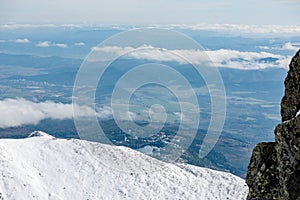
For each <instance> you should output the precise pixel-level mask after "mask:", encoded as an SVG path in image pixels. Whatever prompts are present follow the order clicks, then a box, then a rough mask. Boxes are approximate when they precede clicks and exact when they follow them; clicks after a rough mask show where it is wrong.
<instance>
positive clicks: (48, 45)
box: [36, 41, 68, 48]
mask: <svg viewBox="0 0 300 200" xmlns="http://www.w3.org/2000/svg"><path fill="white" fill-rule="evenodd" d="M36 46H38V47H60V48H68V45H66V44H63V43H55V42H49V41H44V42H39V43H38V44H37V45H36Z"/></svg>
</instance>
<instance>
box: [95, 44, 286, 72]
mask: <svg viewBox="0 0 300 200" xmlns="http://www.w3.org/2000/svg"><path fill="white" fill-rule="evenodd" d="M92 50H94V51H95V52H96V53H95V54H94V56H93V58H95V59H97V57H98V56H97V53H100V54H99V55H101V56H99V58H101V59H105V58H106V57H107V58H108V59H110V58H112V57H119V56H122V55H124V54H126V56H125V57H129V58H134V59H146V60H153V61H162V62H168V61H176V62H178V63H187V61H188V62H190V63H192V64H203V63H205V64H209V65H212V66H217V67H225V68H234V69H245V70H252V69H264V68H269V67H278V68H288V63H289V61H290V59H291V57H289V56H282V55H277V54H273V53H268V52H248V51H237V50H231V49H219V50H213V51H212V50H206V51H200V50H193V49H175V50H167V49H162V48H156V47H152V46H146V45H143V46H141V47H138V48H133V47H119V46H105V47H101V48H100V47H93V48H92ZM128 52H130V53H129V54H128Z"/></svg>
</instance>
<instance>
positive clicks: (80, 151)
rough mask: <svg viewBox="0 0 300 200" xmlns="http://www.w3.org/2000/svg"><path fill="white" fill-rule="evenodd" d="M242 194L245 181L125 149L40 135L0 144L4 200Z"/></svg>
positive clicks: (0, 188) (239, 196)
mask: <svg viewBox="0 0 300 200" xmlns="http://www.w3.org/2000/svg"><path fill="white" fill-rule="evenodd" d="M89 152H93V153H92V154H91V153H89ZM117 168H118V170H116V169H117ZM120 169H122V170H120ZM247 192H248V187H247V186H246V184H245V181H244V180H243V179H241V178H239V177H237V176H234V175H232V174H229V173H225V172H218V171H214V170H210V169H206V168H200V167H195V166H191V165H183V164H180V165H174V164H167V163H164V162H161V161H158V160H156V159H153V158H151V157H148V156H146V155H144V154H141V153H139V152H136V151H134V150H131V149H129V148H126V147H116V146H109V145H103V144H98V143H93V142H88V141H84V140H77V139H69V140H67V139H56V138H54V137H52V136H49V135H48V134H46V133H43V132H34V133H33V134H31V137H30V138H26V139H0V193H2V196H3V198H4V199H5V200H6V199H7V200H14V199H16V200H18V199H26V200H30V199H41V200H44V199H49V200H58V199H63V200H65V199H72V200H77V199H78V200H82V199H84V200H85V199H93V200H94V199H101V200H102V199H103V200H106V199H108V200H110V199H189V200H190V199H197V200H201V199H203V200H209V199H221V200H223V199H232V200H239V199H245V198H246V195H247Z"/></svg>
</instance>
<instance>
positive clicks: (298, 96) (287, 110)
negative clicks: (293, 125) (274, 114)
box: [281, 51, 300, 121]
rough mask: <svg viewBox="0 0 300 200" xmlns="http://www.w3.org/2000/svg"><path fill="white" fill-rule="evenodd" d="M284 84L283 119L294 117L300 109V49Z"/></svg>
mask: <svg viewBox="0 0 300 200" xmlns="http://www.w3.org/2000/svg"><path fill="white" fill-rule="evenodd" d="M284 85H285V94H284V97H283V98H282V101H281V118H282V121H286V120H289V119H292V118H293V117H295V116H296V114H297V112H298V111H299V109H300V51H298V52H297V53H296V55H295V56H294V57H293V59H292V61H291V63H290V70H289V72H288V75H287V77H286V79H285V81H284Z"/></svg>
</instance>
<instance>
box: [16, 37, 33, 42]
mask: <svg viewBox="0 0 300 200" xmlns="http://www.w3.org/2000/svg"><path fill="white" fill-rule="evenodd" d="M29 42H30V40H28V39H27V38H23V39H16V40H15V43H29Z"/></svg>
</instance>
